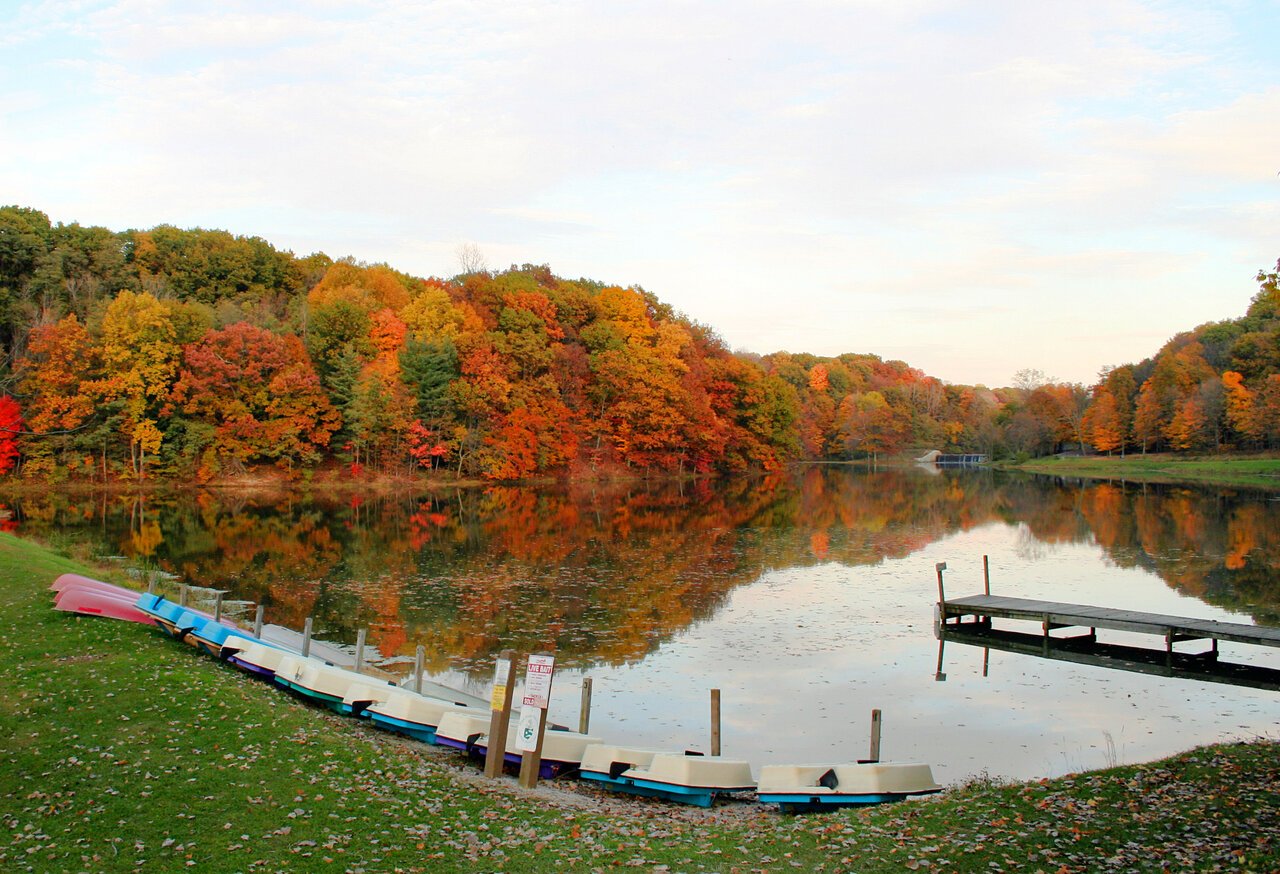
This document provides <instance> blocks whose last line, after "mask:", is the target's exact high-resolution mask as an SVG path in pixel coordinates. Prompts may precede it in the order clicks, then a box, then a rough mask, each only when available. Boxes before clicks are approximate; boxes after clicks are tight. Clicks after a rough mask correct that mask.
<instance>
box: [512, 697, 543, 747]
mask: <svg viewBox="0 0 1280 874" xmlns="http://www.w3.org/2000/svg"><path fill="white" fill-rule="evenodd" d="M541 716H542V708H540V707H532V706H530V705H528V704H526V705H525V706H524V707H521V708H520V721H519V722H517V723H516V749H518V750H522V751H523V752H526V753H531V752H533V751H534V750H536V749H537V748H538V722H539V718H540V717H541Z"/></svg>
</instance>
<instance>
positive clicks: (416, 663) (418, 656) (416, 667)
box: [413, 644, 427, 695]
mask: <svg viewBox="0 0 1280 874" xmlns="http://www.w3.org/2000/svg"><path fill="white" fill-rule="evenodd" d="M426 660H427V648H426V647H425V646H423V645H422V644H418V651H417V652H416V653H414V656H413V691H415V692H417V693H418V694H419V695H421V694H422V666H423V663H424V662H425V661H426Z"/></svg>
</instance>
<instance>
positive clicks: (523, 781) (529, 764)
mask: <svg viewBox="0 0 1280 874" xmlns="http://www.w3.org/2000/svg"><path fill="white" fill-rule="evenodd" d="M546 734H547V711H546V710H544V709H542V708H538V743H537V746H535V747H534V748H533V749H532V750H525V751H524V753H523V755H521V756H520V785H521V786H523V787H524V788H525V789H532V788H534V787H535V786H537V785H538V771H539V770H541V768H542V742H543V741H544V740H546Z"/></svg>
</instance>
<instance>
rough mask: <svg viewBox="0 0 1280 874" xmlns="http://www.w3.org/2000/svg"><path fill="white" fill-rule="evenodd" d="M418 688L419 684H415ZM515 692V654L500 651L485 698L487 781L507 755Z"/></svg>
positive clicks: (500, 768)
mask: <svg viewBox="0 0 1280 874" xmlns="http://www.w3.org/2000/svg"><path fill="white" fill-rule="evenodd" d="M419 688H421V684H419ZM515 691H516V654H515V652H514V651H513V650H509V649H504V650H503V651H502V652H501V653H499V654H498V661H497V663H496V664H495V665H494V667H493V692H492V694H491V695H490V696H489V749H488V750H486V751H485V754H484V775H485V776H486V777H488V778H489V779H490V780H492V779H494V778H495V777H497V776H499V775H500V774H501V773H502V763H503V761H504V759H505V757H506V754H507V729H508V727H509V726H510V725H511V699H512V697H513V696H514V695H515Z"/></svg>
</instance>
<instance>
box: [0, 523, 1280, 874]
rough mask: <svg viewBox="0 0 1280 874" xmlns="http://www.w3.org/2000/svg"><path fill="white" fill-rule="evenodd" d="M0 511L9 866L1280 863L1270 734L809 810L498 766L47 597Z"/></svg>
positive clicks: (27, 551)
mask: <svg viewBox="0 0 1280 874" xmlns="http://www.w3.org/2000/svg"><path fill="white" fill-rule="evenodd" d="M66 571H79V572H84V569H83V568H81V567H78V566H76V565H74V564H73V563H72V562H70V561H67V560H65V559H62V558H59V557H57V556H54V555H51V554H50V553H48V552H45V551H43V550H41V549H40V548H38V547H35V546H33V545H31V544H28V543H25V542H23V541H21V540H18V539H16V538H13V537H10V536H8V535H0V679H2V680H3V688H4V689H5V690H6V694H5V695H3V696H0V869H3V870H5V871H22V870H29V871H80V870H84V871H132V870H136V869H138V868H141V869H142V870H157V871H172V870H185V869H186V868H187V867H197V868H198V870H201V871H206V872H213V871H253V870H265V871H283V870H292V871H328V870H332V871H369V872H375V871H396V870H400V871H433V872H434V871H454V870H456V871H472V870H484V871H498V870H500V871H540V870H574V871H589V870H599V869H605V868H612V867H618V866H637V867H645V868H649V869H652V868H655V867H658V866H662V865H665V866H668V869H669V870H671V871H698V870H711V871H726V872H727V871H743V872H746V871H759V870H764V871H773V870H794V869H797V868H798V869H800V870H808V871H847V870H858V871H877V870H883V871H899V870H902V868H904V867H906V868H908V869H913V868H928V867H933V868H946V869H948V870H958V871H979V870H981V871H986V870H994V869H997V868H998V869H1005V870H1012V869H1018V868H1026V869H1028V870H1045V871H1059V870H1066V871H1072V870H1086V869H1090V868H1094V867H1099V866H1101V865H1103V864H1104V860H1105V864H1108V865H1112V866H1115V870H1140V869H1144V868H1147V869H1152V870H1155V869H1159V868H1161V867H1162V866H1172V867H1174V868H1184V867H1192V866H1194V867H1200V868H1212V867H1216V866H1217V865H1222V866H1224V867H1230V868H1232V869H1238V866H1241V865H1243V866H1244V867H1245V868H1246V869H1252V870H1276V869H1278V868H1280V840H1277V836H1278V835H1280V818H1278V814H1277V806H1276V804H1275V801H1274V799H1275V797H1276V796H1275V794H1274V793H1276V792H1277V790H1278V789H1280V766H1278V765H1277V756H1276V750H1277V748H1278V747H1277V745H1276V744H1274V743H1264V742H1255V743H1251V744H1237V745H1230V746H1225V747H1215V748H1205V749H1202V750H1198V751H1194V752H1191V753H1188V754H1185V755H1183V756H1180V757H1177V758H1175V759H1173V760H1170V761H1167V762H1163V763H1159V764H1157V765H1155V766H1150V767H1144V768H1118V769H1113V770H1110V771H1105V772H1098V773H1093V774H1087V775H1080V776H1076V777H1074V778H1067V779H1062V780H1055V781H1046V782H1043V783H1031V784H1020V785H1012V786H1000V785H987V784H977V785H973V786H970V787H967V788H964V789H961V790H953V791H950V792H948V793H945V794H944V795H943V796H940V797H939V798H936V799H929V800H924V801H919V802H911V803H907V804H902V805H896V806H887V807H883V808H878V809H874V810H860V811H849V812H842V813H834V814H824V815H816V816H807V817H784V816H781V815H779V814H777V813H775V812H772V810H768V809H764V808H761V807H759V806H757V805H754V804H745V803H731V804H727V805H718V806H717V807H716V808H714V809H713V810H711V811H698V810H692V809H687V808H681V807H678V806H674V805H665V804H661V803H655V802H647V801H641V800H636V801H631V800H622V801H619V800H615V798H614V797H613V796H603V795H600V794H598V793H595V792H592V791H583V790H574V791H566V790H564V789H559V788H556V787H555V786H554V785H553V786H550V787H547V788H540V789H539V790H537V791H535V792H533V793H529V792H524V791H522V790H520V789H518V788H517V787H515V785H514V781H512V780H509V779H506V780H503V781H501V782H499V783H486V782H484V781H482V780H481V779H479V778H477V777H476V776H475V774H474V769H471V768H470V767H469V766H465V765H462V766H459V764H458V762H457V759H456V758H454V757H453V756H451V755H447V754H445V753H443V752H442V751H439V750H434V749H430V748H426V747H421V746H418V745H416V744H413V743H410V742H406V741H401V740H398V739H396V738H393V737H390V736H387V735H384V734H381V733H379V732H375V731H373V730H371V729H369V728H368V727H367V726H364V725H363V724H360V723H356V722H355V721H352V720H345V719H341V718H339V717H336V716H331V715H328V714H325V713H323V712H321V711H318V710H315V709H312V708H310V707H307V706H305V705H303V704H300V703H297V702H295V701H294V700H293V699H291V698H289V697H286V696H285V695H283V694H281V693H279V692H277V691H276V690H274V689H273V688H272V687H271V686H269V685H267V684H264V683H261V682H258V681H255V680H252V679H250V678H249V677H247V676H246V675H243V674H241V673H239V672H237V671H234V670H232V669H230V668H228V667H226V666H223V665H219V664H217V663H216V662H214V661H213V660H211V659H207V658H204V657H202V656H199V655H198V654H196V653H195V651H194V650H192V649H190V648H189V647H186V646H183V645H181V644H178V643H175V642H171V641H168V640H165V639H163V638H162V637H161V636H160V635H159V634H158V633H155V632H152V631H150V630H149V629H147V628H145V627H143V626H141V625H135V624H130V623H123V622H115V621H111V620H102V619H92V618H75V617H71V616H68V615H66V614H62V613H57V612H55V611H53V610H51V609H50V608H49V602H50V601H49V596H48V593H47V592H46V591H45V588H46V587H47V585H48V583H49V582H50V581H51V580H52V579H53V578H54V577H56V576H57V575H58V574H60V573H63V572H66Z"/></svg>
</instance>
